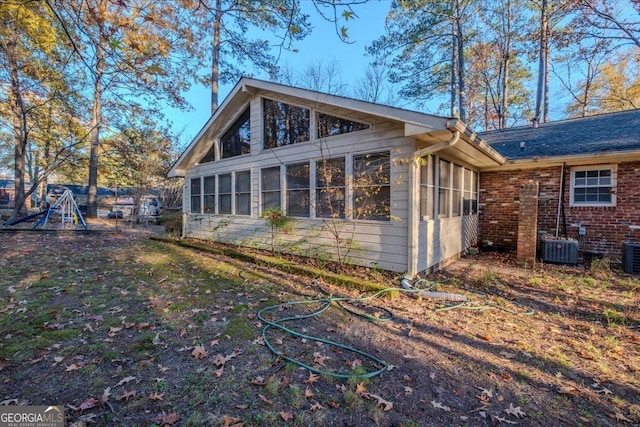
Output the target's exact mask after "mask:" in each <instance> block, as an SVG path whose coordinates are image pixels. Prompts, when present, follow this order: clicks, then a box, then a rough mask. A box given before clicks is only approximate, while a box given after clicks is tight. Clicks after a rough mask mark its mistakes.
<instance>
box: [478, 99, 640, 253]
mask: <svg viewBox="0 0 640 427" xmlns="http://www.w3.org/2000/svg"><path fill="white" fill-rule="evenodd" d="M639 135H640V110H632V111H623V112H618V113H610V114H602V115H597V116H591V117H586V118H579V119H571V120H564V121H559V122H551V123H544V124H540V125H539V127H538V128H535V129H534V128H531V127H522V128H512V129H507V130H502V131H496V132H488V133H483V134H481V137H482V139H483V140H485V141H486V142H487V143H489V144H490V145H491V147H493V148H494V149H496V150H497V151H498V152H500V153H501V154H502V155H503V156H504V157H505V158H506V163H505V164H502V165H500V166H489V167H487V168H485V169H484V170H483V171H482V174H481V177H480V235H481V239H480V245H481V246H482V247H486V248H494V249H504V250H517V249H519V248H518V223H519V221H521V220H522V219H521V218H527V217H529V218H530V217H531V216H532V215H534V214H535V213H534V212H533V211H532V210H531V209H532V208H530V207H529V208H526V209H530V210H531V211H523V208H522V206H521V205H522V203H521V200H520V193H519V192H520V189H521V188H522V187H523V186H524V185H526V184H527V183H531V182H534V183H537V185H538V194H537V199H538V203H537V221H536V223H535V224H533V226H537V235H538V236H550V237H555V236H560V237H565V236H566V237H570V238H574V239H578V240H579V247H580V250H581V251H582V252H585V253H595V254H599V255H602V256H607V257H610V258H619V257H620V255H621V251H622V243H623V242H640V136H639ZM519 218H520V219H519Z"/></svg>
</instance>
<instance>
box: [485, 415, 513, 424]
mask: <svg viewBox="0 0 640 427" xmlns="http://www.w3.org/2000/svg"><path fill="white" fill-rule="evenodd" d="M491 417H492V418H495V419H496V420H497V421H498V422H501V423H506V424H518V423H517V422H515V421H509V420H508V419H506V418H502V417H499V416H497V415H495V416H494V415H491Z"/></svg>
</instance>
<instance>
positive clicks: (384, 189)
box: [353, 153, 391, 220]
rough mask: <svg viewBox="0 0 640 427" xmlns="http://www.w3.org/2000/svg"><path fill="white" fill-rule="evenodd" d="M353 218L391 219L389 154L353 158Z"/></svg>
mask: <svg viewBox="0 0 640 427" xmlns="http://www.w3.org/2000/svg"><path fill="white" fill-rule="evenodd" d="M353 180H354V194H353V209H354V211H353V218H354V219H376V220H388V219H390V218H391V211H390V207H391V201H390V200H391V187H390V180H391V165H390V155H389V153H377V154H365V155H362V156H355V157H354V158H353Z"/></svg>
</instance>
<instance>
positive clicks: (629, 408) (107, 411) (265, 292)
mask: <svg viewBox="0 0 640 427" xmlns="http://www.w3.org/2000/svg"><path fill="white" fill-rule="evenodd" d="M159 232H161V231H160V230H159V229H158V228H154V227H144V228H125V229H124V230H119V231H118V232H115V231H112V230H110V229H103V230H102V231H100V232H96V233H91V234H85V233H82V232H60V233H53V232H45V233H41V232H40V233H30V232H15V233H6V232H3V233H0V270H1V271H2V274H0V404H5V405H7V404H8V405H15V404H30V405H45V404H60V405H64V406H65V411H66V419H67V423H68V425H70V426H91V425H96V426H113V425H118V426H120V425H122V426H154V425H156V426H160V425H170V426H205V425H210V426H259V425H269V426H272V425H273V426H279V425H284V426H286V425H291V426H293V425H296V426H309V425H327V426H369V425H379V426H443V425H446V426H494V425H500V424H504V425H512V424H513V425H516V424H517V425H526V426H617V425H625V426H632V425H635V426H637V425H640V399H639V397H638V396H640V329H639V328H640V280H639V278H638V276H637V275H636V276H633V275H627V274H624V273H622V272H621V271H620V270H618V269H616V268H613V267H611V266H610V265H609V264H608V263H607V262H602V261H600V262H597V263H594V264H593V265H592V266H591V269H585V268H583V267H581V266H552V265H538V266H537V267H536V268H534V269H522V268H518V267H517V266H516V265H515V263H514V262H513V259H512V257H511V256H510V255H509V254H497V253H487V254H481V255H478V256H474V257H469V258H463V259H461V260H459V261H457V262H455V263H454V264H452V265H450V266H449V267H447V268H446V269H445V270H444V271H441V272H439V273H437V274H433V275H431V276H429V277H428V278H427V279H428V282H424V283H419V284H416V286H417V287H420V288H421V289H423V290H427V291H431V292H442V293H449V294H455V295H458V296H464V297H465V298H466V299H467V302H466V303H461V302H455V303H454V302H447V301H444V300H441V299H435V298H432V297H429V296H427V295H426V294H424V292H420V291H418V290H416V289H412V290H408V291H403V292H400V295H399V296H398V297H396V298H393V299H389V298H386V297H384V296H379V297H375V298H370V295H369V294H366V293H357V292H356V291H354V290H350V289H344V288H340V287H337V286H333V285H330V284H328V283H323V282H321V281H319V280H317V279H310V278H302V277H296V276H292V275H289V274H285V273H282V272H279V271H276V270H272V269H268V268H263V267H258V266H255V265H251V264H248V263H245V262H242V261H239V260H237V259H231V258H226V257H223V256H219V255H212V254H208V253H205V252H201V251H194V250H189V249H186V248H182V247H178V246H175V245H172V244H167V243H162V242H156V241H151V240H149V236H150V235H151V234H153V233H159ZM358 274H362V270H361V269H359V270H358ZM369 276H370V277H369V278H370V279H373V280H384V281H385V282H386V284H388V285H389V286H390V287H397V286H399V281H398V279H399V277H393V275H385V274H381V273H380V272H376V271H372V272H370V274H369ZM269 307H270V308H269ZM283 319H284V320H283ZM286 319H288V320H286ZM267 325H270V327H268V328H266V330H265V326H267ZM274 353H277V354H279V356H276V355H275V354H274ZM309 368H310V369H311V370H310V369H309Z"/></svg>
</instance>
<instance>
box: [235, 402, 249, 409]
mask: <svg viewBox="0 0 640 427" xmlns="http://www.w3.org/2000/svg"><path fill="white" fill-rule="evenodd" d="M248 407H249V405H247V404H246V403H243V404H242V405H236V408H238V409H247V408H248Z"/></svg>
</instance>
